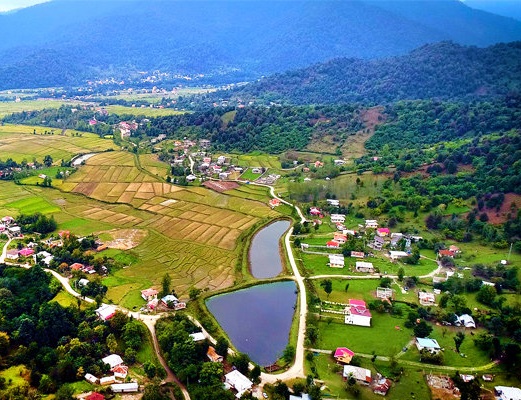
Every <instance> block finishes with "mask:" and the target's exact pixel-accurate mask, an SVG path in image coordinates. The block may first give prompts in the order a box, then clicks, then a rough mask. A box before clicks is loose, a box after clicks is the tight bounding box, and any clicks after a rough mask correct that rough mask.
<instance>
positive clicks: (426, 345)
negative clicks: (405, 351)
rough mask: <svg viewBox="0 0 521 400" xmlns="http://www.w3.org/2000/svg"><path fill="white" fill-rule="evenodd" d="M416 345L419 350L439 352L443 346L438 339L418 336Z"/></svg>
mask: <svg viewBox="0 0 521 400" xmlns="http://www.w3.org/2000/svg"><path fill="white" fill-rule="evenodd" d="M416 347H417V348H418V350H419V351H422V350H423V349H427V350H428V351H430V352H431V353H437V352H439V351H440V350H441V347H440V345H439V344H438V342H437V341H436V339H430V338H416Z"/></svg>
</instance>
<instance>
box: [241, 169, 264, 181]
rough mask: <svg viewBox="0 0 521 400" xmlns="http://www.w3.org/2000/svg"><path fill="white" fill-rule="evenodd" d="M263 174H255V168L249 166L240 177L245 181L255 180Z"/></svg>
mask: <svg viewBox="0 0 521 400" xmlns="http://www.w3.org/2000/svg"><path fill="white" fill-rule="evenodd" d="M261 176H262V174H254V173H253V169H252V168H248V169H246V171H244V172H243V173H242V174H241V176H240V179H241V180H243V181H254V180H256V179H258V178H260V177H261Z"/></svg>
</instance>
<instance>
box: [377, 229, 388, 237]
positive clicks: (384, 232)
mask: <svg viewBox="0 0 521 400" xmlns="http://www.w3.org/2000/svg"><path fill="white" fill-rule="evenodd" d="M376 234H377V235H378V236H380V237H386V236H389V235H390V234H391V231H390V229H389V228H378V229H376Z"/></svg>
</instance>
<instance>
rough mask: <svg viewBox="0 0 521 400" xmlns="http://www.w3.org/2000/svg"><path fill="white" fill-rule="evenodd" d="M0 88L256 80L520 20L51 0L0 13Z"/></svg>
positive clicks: (469, 37) (391, 0) (350, 6)
mask: <svg viewBox="0 0 521 400" xmlns="http://www.w3.org/2000/svg"><path fill="white" fill-rule="evenodd" d="M0 37H2V40H1V41H0V89H8V88H17V87H44V86H63V85H77V84H79V83H81V82H82V81H84V80H85V79H93V78H99V77H117V78H124V77H126V76H129V75H130V74H132V73H136V72H138V71H154V70H160V71H165V72H170V73H180V74H193V75H195V74H205V75H212V76H221V77H223V79H224V77H235V78H241V79H248V80H249V79H255V78H258V77H260V76H262V75H267V74H272V73H276V72H283V71H287V70H290V69H294V68H301V67H306V66H309V65H311V64H314V63H318V62H324V61H327V60H330V59H333V58H338V57H356V58H362V59H372V58H382V57H389V56H393V55H401V54H405V53H407V52H409V51H411V50H412V49H415V48H417V47H419V46H422V45H424V44H427V43H433V42H440V41H445V40H451V41H454V42H456V43H460V44H466V45H476V46H488V45H491V44H494V43H498V42H510V41H514V40H521V22H519V21H516V20H514V19H511V18H506V17H501V16H497V15H494V14H490V13H488V12H485V11H479V10H474V9H472V8H470V7H467V6H466V5H465V4H463V3H461V2H460V1H457V0H435V1H430V0H413V1H407V0H404V1H401V0H382V1H376V0H372V1H369V0H358V1H351V0H349V1H345V0H344V1H340V0H320V1H313V0H311V1H304V0H287V1H276V0H269V1H260V0H249V1H239V0H237V1H233V0H214V1H205V0H201V1H187V0H179V1H165V0H157V1H143V0H119V1H96V2H92V1H84V0H78V1H73V0H55V1H51V2H49V3H44V4H39V5H36V6H33V7H29V8H26V9H22V10H20V11H18V12H15V13H9V14H3V15H0Z"/></svg>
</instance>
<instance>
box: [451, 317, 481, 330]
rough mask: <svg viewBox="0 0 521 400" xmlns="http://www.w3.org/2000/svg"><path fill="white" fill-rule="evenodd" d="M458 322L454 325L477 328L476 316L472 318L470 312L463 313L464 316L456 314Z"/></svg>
mask: <svg viewBox="0 0 521 400" xmlns="http://www.w3.org/2000/svg"><path fill="white" fill-rule="evenodd" d="M456 317H457V319H456V322H455V323H454V325H456V326H464V327H465V328H475V327H476V323H475V322H474V318H472V317H471V316H470V315H468V314H463V315H462V316H460V317H458V316H456Z"/></svg>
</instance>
